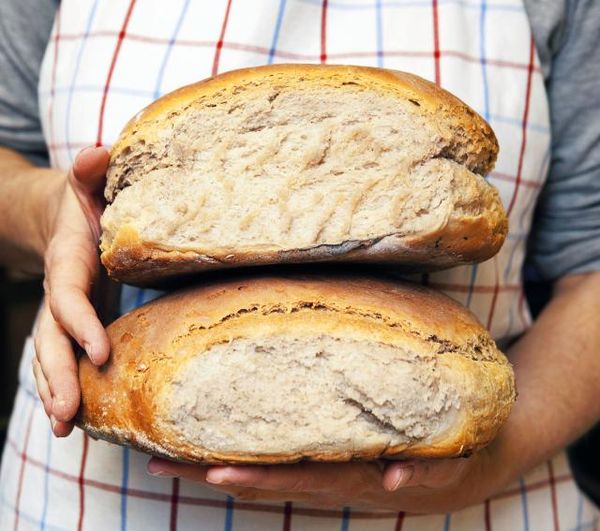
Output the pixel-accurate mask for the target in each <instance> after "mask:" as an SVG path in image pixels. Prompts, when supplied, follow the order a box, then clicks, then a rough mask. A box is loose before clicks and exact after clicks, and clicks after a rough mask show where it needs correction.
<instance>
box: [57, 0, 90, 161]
mask: <svg viewBox="0 0 600 531" xmlns="http://www.w3.org/2000/svg"><path fill="white" fill-rule="evenodd" d="M98 3H99V0H95V2H94V5H93V6H92V10H91V11H90V14H89V16H88V19H87V23H86V25H85V31H84V33H83V37H82V38H81V46H80V47H79V51H78V52H77V58H76V59H75V69H74V70H73V77H72V78H71V85H70V86H69V96H68V97H67V108H66V109H65V140H66V142H67V144H68V143H69V139H70V138H71V127H70V122H71V109H72V107H73V105H72V103H73V92H74V89H75V81H76V80H77V76H78V75H79V67H80V66H81V58H82V56H83V50H84V49H85V45H86V44H87V38H88V35H89V34H90V30H91V29H92V23H93V22H94V18H95V16H96V8H97V7H98ZM55 94H56V92H55ZM68 155H69V159H70V161H71V162H73V154H72V152H71V150H70V149H69V153H68Z"/></svg>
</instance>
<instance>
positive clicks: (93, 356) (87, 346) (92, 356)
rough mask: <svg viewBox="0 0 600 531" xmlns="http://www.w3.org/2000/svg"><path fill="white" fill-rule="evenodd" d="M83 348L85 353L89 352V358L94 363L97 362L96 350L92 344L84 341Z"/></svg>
mask: <svg viewBox="0 0 600 531" xmlns="http://www.w3.org/2000/svg"><path fill="white" fill-rule="evenodd" d="M83 349H84V350H85V353H86V354H87V356H88V358H90V361H91V362H92V363H93V364H96V350H95V349H94V348H93V347H92V344H91V343H88V342H87V341H84V342H83Z"/></svg>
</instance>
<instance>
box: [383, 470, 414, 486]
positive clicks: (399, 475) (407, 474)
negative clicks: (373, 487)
mask: <svg viewBox="0 0 600 531" xmlns="http://www.w3.org/2000/svg"><path fill="white" fill-rule="evenodd" d="M414 473H415V467H414V466H405V467H398V468H396V469H395V470H394V473H393V475H392V480H391V483H392V487H391V488H390V489H389V490H392V491H394V490H398V489H399V488H400V487H404V486H405V485H406V484H407V483H408V482H409V481H410V480H411V478H412V477H413V474H414Z"/></svg>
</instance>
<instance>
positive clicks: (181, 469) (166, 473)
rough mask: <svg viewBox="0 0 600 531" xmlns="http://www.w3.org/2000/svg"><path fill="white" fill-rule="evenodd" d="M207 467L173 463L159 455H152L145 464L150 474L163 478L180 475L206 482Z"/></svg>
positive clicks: (191, 479)
mask: <svg viewBox="0 0 600 531" xmlns="http://www.w3.org/2000/svg"><path fill="white" fill-rule="evenodd" d="M207 469H208V467H206V466H201V465H187V464H184V463H175V462H174V461H168V460H167V459H160V458H159V457H153V458H152V459H150V461H148V464H147V465H146V470H147V471H148V473H149V474H150V475H152V476H156V477H163V478H174V477H177V478H179V477H181V478H185V479H189V480H190V481H196V482H200V483H205V482H206V471H207Z"/></svg>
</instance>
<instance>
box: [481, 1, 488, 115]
mask: <svg viewBox="0 0 600 531" xmlns="http://www.w3.org/2000/svg"><path fill="white" fill-rule="evenodd" d="M486 9H487V2H486V0H481V16H480V17H479V57H480V58H481V59H480V61H481V76H482V79H483V117H484V118H485V121H486V122H489V121H490V94H489V86H488V78H487V69H486V66H485V61H486V55H485V13H486Z"/></svg>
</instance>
